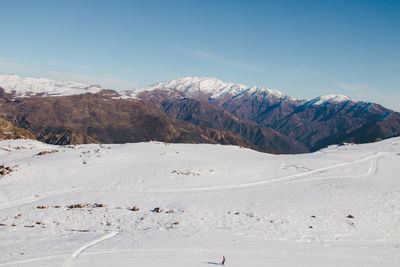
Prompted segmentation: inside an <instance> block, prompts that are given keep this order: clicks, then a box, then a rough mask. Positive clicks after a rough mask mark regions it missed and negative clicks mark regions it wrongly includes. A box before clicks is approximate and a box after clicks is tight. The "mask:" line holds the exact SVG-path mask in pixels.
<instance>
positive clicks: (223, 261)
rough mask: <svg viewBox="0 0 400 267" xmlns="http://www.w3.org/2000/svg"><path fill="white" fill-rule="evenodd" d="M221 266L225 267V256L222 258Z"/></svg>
mask: <svg viewBox="0 0 400 267" xmlns="http://www.w3.org/2000/svg"><path fill="white" fill-rule="evenodd" d="M221 265H225V256H222V262H221Z"/></svg>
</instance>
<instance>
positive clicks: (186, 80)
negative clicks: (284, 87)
mask: <svg viewBox="0 0 400 267" xmlns="http://www.w3.org/2000/svg"><path fill="white" fill-rule="evenodd" d="M154 90H177V91H180V92H182V93H183V94H184V95H185V96H187V97H191V96H194V95H196V94H198V93H205V94H208V95H209V96H210V97H211V98H219V97H222V96H224V95H228V94H229V95H232V96H237V95H240V94H244V93H248V94H254V93H267V94H268V95H270V96H273V97H276V98H288V97H289V96H287V95H285V94H283V93H282V92H280V91H277V90H272V89H268V88H263V87H257V86H253V87H250V86H247V85H243V84H234V83H225V82H223V81H221V80H218V79H216V78H204V77H183V78H179V79H176V80H168V81H162V82H158V83H155V84H153V85H150V86H148V87H143V88H138V89H134V90H132V91H130V92H129V93H128V94H129V95H130V96H133V97H135V96H137V95H138V94H140V93H142V92H146V91H154Z"/></svg>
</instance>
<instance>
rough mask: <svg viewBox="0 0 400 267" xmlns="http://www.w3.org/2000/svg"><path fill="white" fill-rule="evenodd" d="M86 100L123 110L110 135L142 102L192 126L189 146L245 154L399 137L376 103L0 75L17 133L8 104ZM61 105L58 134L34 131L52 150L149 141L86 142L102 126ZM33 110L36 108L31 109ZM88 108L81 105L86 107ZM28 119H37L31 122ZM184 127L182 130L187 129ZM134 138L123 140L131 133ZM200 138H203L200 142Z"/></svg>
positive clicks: (395, 117) (399, 118) (392, 119)
mask: <svg viewBox="0 0 400 267" xmlns="http://www.w3.org/2000/svg"><path fill="white" fill-rule="evenodd" d="M87 93H89V95H92V96H93V97H92V98H93V99H96V100H95V101H94V100H93V101H92V100H91V101H89V102H91V103H93V104H94V105H98V103H100V102H98V101H100V100H101V99H103V100H105V101H113V102H115V103H118V104H116V105H114V106H112V108H111V109H109V110H108V111H107V112H109V113H110V114H115V116H114V117H113V118H112V119H111V120H109V119H110V118H109V117H107V123H108V124H109V126H110V127H111V128H112V135H114V134H115V133H117V132H118V131H119V130H120V129H119V127H121V125H122V124H124V123H126V122H125V121H123V120H130V118H129V116H123V117H119V115H118V112H121V111H118V110H119V109H120V108H121V106H124V105H126V104H122V103H125V102H124V101H128V100H131V101H144V102H143V103H144V105H145V106H147V107H148V109H149V110H154V109H159V110H162V111H163V112H164V113H166V114H167V115H168V116H169V117H170V118H172V119H177V120H178V121H185V122H186V123H189V124H186V126H185V127H184V128H185V130H184V131H183V132H182V134H183V133H184V135H185V138H184V139H185V140H186V141H189V140H191V141H190V142H192V141H193V142H197V141H199V142H216V143H222V144H225V143H229V144H240V145H242V144H245V146H247V147H251V148H253V149H257V150H260V151H264V152H272V153H303V152H307V151H316V150H318V149H321V148H323V147H326V146H328V145H331V144H340V143H343V142H356V143H366V142H374V141H377V140H381V139H385V138H388V137H391V136H395V135H396V134H398V133H399V132H400V113H398V112H395V111H393V110H390V109H387V108H385V107H383V106H381V105H379V104H376V103H370V102H362V101H356V100H354V99H351V98H350V97H348V96H344V95H336V94H330V95H324V96H319V97H315V98H312V99H300V100H298V99H295V98H294V97H291V96H289V95H286V94H284V93H282V92H280V91H277V90H273V89H269V88H263V87H257V86H253V87H250V86H246V85H243V84H234V83H226V82H223V81H221V80H218V79H216V78H204V77H183V78H179V79H175V80H168V81H162V82H159V83H155V84H153V85H150V86H147V87H142V88H137V89H133V90H128V91H124V92H120V93H117V92H116V91H113V90H104V89H103V88H102V87H101V86H100V85H85V84H81V83H76V82H58V81H54V80H50V79H45V78H21V77H19V76H18V75H0V97H1V98H3V99H4V101H5V104H4V105H3V108H2V109H3V110H2V112H3V117H5V118H8V119H10V120H11V121H13V122H14V123H17V122H18V123H17V124H16V125H18V126H20V127H24V125H29V123H28V124H26V122H24V121H18V120H17V119H16V118H15V117H11V118H10V117H9V116H10V115H11V114H8V115H7V116H8V117H7V116H5V115H4V114H7V108H8V107H9V106H10V105H11V104H7V103H8V102H9V101H11V102H12V101H22V100H21V99H24V98H26V99H29V98H31V97H34V98H37V97H42V98H46V97H56V96H57V97H67V96H74V95H82V94H87ZM92 98H90V99H92ZM58 102H59V104H58V105H60V106H64V105H66V109H65V110H59V107H56V109H55V110H54V111H56V112H61V113H60V114H58V116H59V117H58V119H59V120H60V121H59V123H61V122H63V121H64V122H65V124H63V123H61V124H59V127H61V128H58V129H55V130H53V131H45V132H43V131H44V130H45V129H43V131H42V130H40V129H39V130H37V131H35V134H39V136H41V138H44V136H46V138H45V140H49V141H48V142H53V143H54V142H55V141H54V140H59V138H60V136H61V137H62V134H64V132H65V131H67V132H68V131H69V133H68V135H71V134H72V136H73V138H72V139H71V138H70V139H68V138H67V141H62V142H66V143H68V142H70V141H68V140H75V141H74V142H75V143H76V142H93V141H95V140H97V142H106V140H110V141H111V142H121V141H122V140H127V141H128V140H129V142H134V141H137V140H147V139H137V138H136V139H135V138H133V139H130V138H124V137H123V136H122V135H123V134H122V135H121V136H119V137H118V138H117V139H113V138H111V139H108V137H107V138H106V137H105V136H107V134H106V135H104V138H103V139H98V136H93V135H91V134H89V135H86V134H87V133H89V132H90V133H93V132H96V131H97V130H99V129H98V128H96V127H100V125H99V124H97V125H98V126H96V127H94V128H93V127H92V126H91V127H92V128H90V130H88V129H89V128H85V127H88V124H87V122H86V121H82V120H80V119H79V116H83V115H84V114H80V113H76V114H75V113H68V112H67V111H68V110H69V109H71V108H72V109H74V107H73V106H70V105H73V104H74V103H73V102H71V100H70V99H69V98H63V99H62V100H61V99H60V100H59V101H58ZM32 103H34V105H33V106H32ZM44 103H49V102H43V101H37V102H30V104H29V105H30V106H31V107H30V108H31V109H32V110H35V112H43V110H42V109H49V107H46V106H45V105H44ZM86 104H88V103H86ZM86 104H85V103H81V105H86ZM93 107H94V106H92V105H91V106H89V107H87V108H84V106H82V107H81V108H82V112H91V110H93ZM114 109H115V110H114ZM50 110H51V109H50ZM26 112H29V111H28V110H27V111H26ZM48 112H53V111H48ZM28 114H29V115H32V113H26V114H25V115H28ZM33 114H34V113H33ZM71 114H75V115H74V116H76V117H75V118H74V120H73V121H74V123H76V122H77V121H78V122H79V123H78V124H75V126H74V127H77V128H76V130H77V129H79V131H78V132H74V131H71V129H70V128H68V127H70V125H69V124H68V123H67V122H68V121H69V120H70V119H71V118H69V117H70V116H71ZM25 115H24V114H23V113H19V116H21V117H20V119H24V118H27V117H26V116H25ZM14 116H15V115H14ZM63 116H64V117H63ZM92 116H94V117H92ZM131 116H135V114H132V115H131ZM99 117H101V116H100V113H97V111H96V112H92V113H91V114H89V116H87V117H86V119H87V120H88V121H96V120H98V118H99ZM157 117H159V115H157V116H155V117H154V120H157V119H156V118H157ZM31 119H33V120H35V119H36V118H35V117H31ZM135 119H137V118H135ZM40 123H41V122H40V121H38V122H35V123H34V125H36V126H35V127H39V128H40ZM143 123H144V124H143ZM168 123H170V122H168ZM171 123H172V122H171ZM174 123H175V122H174ZM150 124H152V127H156V126H157V123H156V122H154V121H153V119H150V120H145V122H142V123H141V124H140V127H148V126H149V125H150ZM31 125H33V124H31ZM182 125H183V124H182ZM190 125H192V126H190ZM133 126H134V125H130V126H129V127H133ZM189 126H190V127H189ZM194 126H196V127H200V128H196V127H194ZM101 127H104V125H102V126H101ZM129 127H128V128H129ZM179 127H180V128H179V129H180V130H183V128H182V127H183V126H182V127H181V126H179ZM150 128H151V127H150ZM26 129H28V128H26ZM102 129H103V130H101V131H102V134H105V132H104V128H102ZM130 129H131V130H132V129H133V128H130ZM154 129H155V128H154ZM160 129H163V128H162V127H161V128H160ZM131 130H129V131H128V132H126V133H132V132H131ZM180 130H178V132H179V131H180ZM211 130H212V131H214V132H212V131H211ZM190 131H194V132H193V133H191V132H190ZM202 131H203V133H202ZM215 131H217V132H215ZM195 132H196V133H195ZM206 132H207V133H206ZM109 133H111V132H109ZM150 133H151V131H147V132H146V134H149V135H148V138H150V137H151V138H154V139H155V140H157V138H158V139H159V140H174V142H179V140H180V141H182V142H183V139H180V138H177V135H176V134H173V136H175V137H174V138H171V136H170V137H166V136H163V131H162V130H160V131H156V134H153V133H152V134H150ZM175 133H176V132H175ZM60 134H61V135H60ZM202 135H203V137H206V138H203V137H201V136H202ZM195 136H197V137H195ZM194 137H195V138H194ZM193 138H194V139H193ZM210 138H211V139H210ZM63 140H64V139H63ZM118 140H119V141H118ZM196 140H197V141H196ZM204 140H208V141H204ZM57 142H61V141H57Z"/></svg>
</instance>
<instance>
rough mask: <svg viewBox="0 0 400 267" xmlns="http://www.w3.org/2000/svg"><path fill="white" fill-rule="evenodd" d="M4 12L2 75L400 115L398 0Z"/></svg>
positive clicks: (70, 6)
mask: <svg viewBox="0 0 400 267" xmlns="http://www.w3.org/2000/svg"><path fill="white" fill-rule="evenodd" d="M0 11H1V13H0V14H1V16H0V25H1V27H0V29H1V34H0V36H1V37H0V73H3V74H7V73H16V74H19V75H21V76H35V77H37V76H40V77H47V78H53V79H59V80H75V81H81V82H84V83H100V84H102V85H103V86H105V87H109V88H115V89H131V88H134V87H137V86H145V85H148V84H151V83H154V82H157V81H160V80H168V79H175V78H178V77H182V76H205V77H216V78H218V79H221V80H223V81H227V82H228V81H229V82H235V83H243V84H247V85H258V86H263V87H268V88H273V89H278V90H280V91H282V92H284V93H287V94H290V95H292V96H294V97H297V98H310V97H315V96H318V95H324V94H345V95H349V96H351V97H353V98H355V99H358V100H368V101H374V102H378V103H382V104H384V105H385V106H388V107H390V108H393V109H395V110H397V111H400V1H399V0H377V1H368V0H362V1H361V0H360V1H351V0H347V1H341V0H332V1H323V0H319V1H307V0H301V1H299V0H295V1H286V0H279V1H278V0H277V1H245V0H243V1H235V0H226V1H224V0H213V1H207V0H202V1H200V0H198V1H195V0H192V1H191V0H182V1H168V0H160V1H152V0H150V1H149V0H146V1H144V0H143V1H129V0H126V1H118V0H113V1H111V0H110V1H100V0H97V1H89V0H77V1H75V0H69V1H66V0H65V1H61V0H60V1H53V0H51V1H41V0H36V1H33V0H29V1H19V0H3V1H1V5H0Z"/></svg>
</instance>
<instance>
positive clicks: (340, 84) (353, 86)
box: [335, 82, 369, 91]
mask: <svg viewBox="0 0 400 267" xmlns="http://www.w3.org/2000/svg"><path fill="white" fill-rule="evenodd" d="M335 84H336V86H337V87H339V88H342V89H344V90H350V91H358V90H362V89H369V87H368V85H366V84H348V83H343V82H336V83H335Z"/></svg>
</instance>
